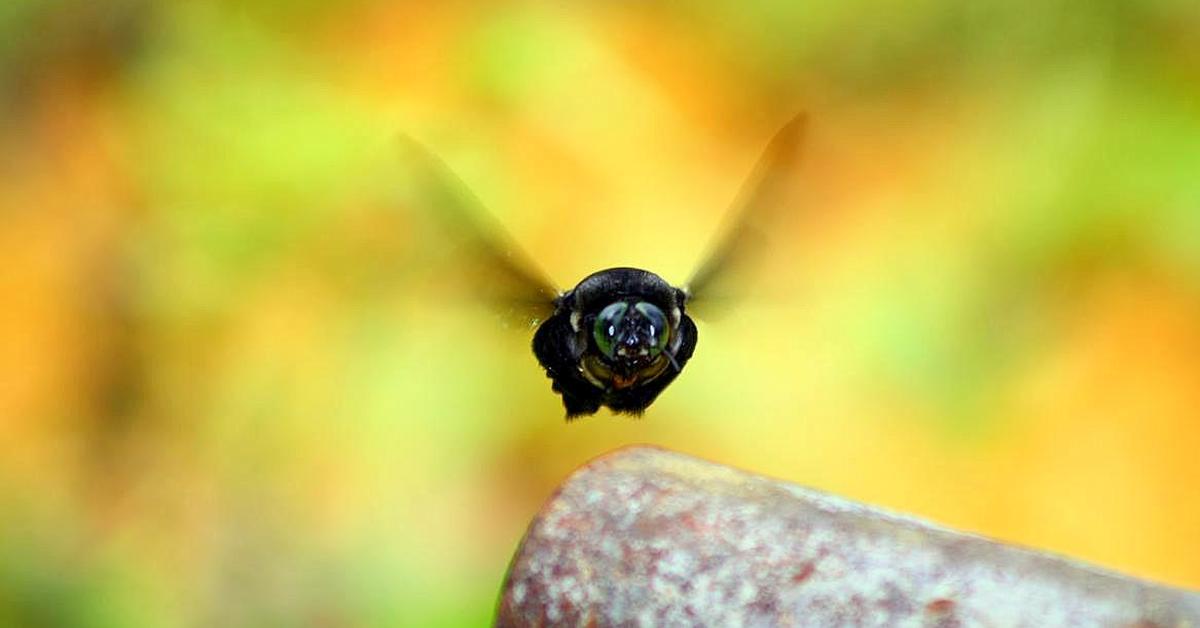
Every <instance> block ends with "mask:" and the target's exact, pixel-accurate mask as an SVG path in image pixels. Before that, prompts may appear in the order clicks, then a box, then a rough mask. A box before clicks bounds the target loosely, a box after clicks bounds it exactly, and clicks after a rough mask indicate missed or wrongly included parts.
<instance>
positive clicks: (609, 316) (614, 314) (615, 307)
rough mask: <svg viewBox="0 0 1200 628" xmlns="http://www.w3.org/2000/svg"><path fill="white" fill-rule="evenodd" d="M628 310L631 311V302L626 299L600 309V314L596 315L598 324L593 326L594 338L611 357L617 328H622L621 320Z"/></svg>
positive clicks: (598, 345)
mask: <svg viewBox="0 0 1200 628" xmlns="http://www.w3.org/2000/svg"><path fill="white" fill-rule="evenodd" d="M627 311H629V304H628V303H625V302H624V301H617V302H616V303H610V304H609V305H608V306H607V307H605V308H604V309H603V310H600V314H599V315H598V316H596V324H595V326H594V327H592V338H594V339H595V340H596V346H597V347H599V348H600V351H601V352H603V353H604V355H606V356H608V357H610V358H611V357H613V350H614V349H615V345H616V336H617V330H618V329H620V327H621V321H622V320H624V318H625V312H627Z"/></svg>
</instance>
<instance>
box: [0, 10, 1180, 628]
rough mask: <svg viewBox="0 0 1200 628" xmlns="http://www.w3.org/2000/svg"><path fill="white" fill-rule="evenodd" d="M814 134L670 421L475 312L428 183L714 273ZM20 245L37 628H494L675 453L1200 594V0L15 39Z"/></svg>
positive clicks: (671, 268)
mask: <svg viewBox="0 0 1200 628" xmlns="http://www.w3.org/2000/svg"><path fill="white" fill-rule="evenodd" d="M801 110H803V111H807V112H809V115H810V121H811V126H810V129H811V130H810V135H809V140H808V144H807V149H806V159H805V164H804V166H803V167H802V168H801V169H800V170H799V171H797V173H796V179H797V189H799V190H801V194H800V196H802V197H803V199H804V201H803V203H800V204H798V205H797V207H796V208H795V211H792V212H789V213H787V214H786V215H784V216H781V217H780V219H779V222H778V224H777V225H775V227H774V229H773V234H772V238H771V240H770V241H769V242H768V243H767V245H766V247H765V248H764V251H763V255H762V258H761V264H760V265H759V268H758V272H757V273H755V274H753V275H748V276H747V277H746V278H745V281H746V284H747V286H753V287H754V290H753V291H754V292H755V293H756V294H759V295H761V296H760V297H757V298H748V299H746V300H745V301H744V302H743V303H741V304H740V305H739V307H738V308H736V309H735V310H732V311H731V312H730V313H729V314H728V315H726V316H724V317H722V318H721V319H719V320H713V321H701V322H700V342H699V346H698V349H697V352H696V355H695V358H694V359H693V361H692V362H691V363H690V364H689V365H688V368H687V370H686V371H685V372H684V373H683V375H682V376H681V377H680V378H679V380H677V382H676V383H675V384H673V385H672V386H671V387H670V388H669V389H668V390H667V391H666V392H665V393H664V394H663V395H662V397H661V398H660V399H659V401H658V402H657V403H656V404H655V405H654V406H653V407H652V408H651V409H650V411H649V412H647V413H646V415H645V416H644V417H643V418H642V419H630V418H627V417H614V416H613V415H611V414H609V413H608V412H607V411H606V410H605V411H602V412H601V413H600V414H598V415H597V416H594V417H591V418H587V419H584V420H580V421H576V422H572V423H570V424H567V423H564V422H563V420H562V407H561V405H560V402H559V399H558V397H557V396H556V395H554V394H552V393H551V392H550V388H549V381H548V380H547V379H546V378H545V377H544V374H543V373H542V372H541V370H540V369H539V368H538V366H537V363H536V361H535V360H534V358H533V356H532V354H531V353H530V351H529V340H530V337H531V332H529V331H528V330H524V329H519V328H518V329H512V328H505V327H504V326H503V325H500V324H498V322H497V320H496V319H495V317H494V316H492V315H490V314H489V313H488V312H486V311H483V310H482V309H480V308H478V307H474V306H472V305H471V304H470V303H469V302H467V301H463V300H462V299H455V298H448V297H449V292H450V291H448V290H446V289H444V286H446V285H451V284H454V283H455V282H458V281H460V280H461V279H462V277H461V275H462V273H463V268H461V267H457V266H456V265H455V263H454V255H453V252H452V251H447V250H441V249H439V247H438V245H437V242H438V240H437V239H436V237H435V236H434V235H433V232H431V231H430V230H429V228H428V223H429V220H428V219H429V215H428V214H429V212H430V211H431V208H430V207H422V206H421V205H422V203H421V202H420V200H419V199H416V200H414V198H413V196H412V195H411V194H407V193H406V192H405V181H406V174H405V173H406V168H408V166H407V165H406V164H405V163H404V160H403V158H401V157H400V155H399V153H398V152H397V151H396V150H395V148H396V138H397V137H398V136H399V135H400V134H401V133H406V134H410V135H412V136H413V137H416V138H418V139H420V141H422V142H423V143H425V144H426V145H428V146H429V147H430V148H431V150H433V151H434V152H436V153H438V154H439V155H441V156H442V157H443V158H444V159H445V160H446V161H447V162H448V163H449V164H451V165H452V167H453V168H454V169H455V170H457V171H458V172H459V173H460V175H461V176H462V178H463V179H464V180H465V181H466V182H467V183H468V184H469V185H470V187H471V188H472V189H474V190H475V192H476V193H477V195H478V196H479V197H480V198H481V199H483V201H484V202H485V203H486V205H487V206H488V207H489V208H490V210H491V212H492V213H493V214H494V215H495V217H496V218H497V221H498V222H499V223H502V224H503V225H505V227H506V228H507V229H508V231H509V232H510V233H511V234H512V236H513V237H514V239H515V240H517V241H518V242H520V243H521V245H522V246H523V247H524V248H525V249H526V251H527V252H528V253H529V254H530V257H532V258H533V259H536V260H537V261H538V263H539V264H540V265H541V266H542V268H544V269H545V270H546V271H547V273H548V274H549V275H550V276H551V277H552V278H553V279H554V280H555V281H556V282H557V283H558V284H559V285H560V286H562V287H570V286H573V285H574V284H575V283H576V282H577V281H578V280H579V279H580V278H582V277H583V276H584V275H586V274H588V273H590V272H592V271H594V270H598V269H601V268H607V267H611V266H617V265H633V266H638V267H643V268H647V269H651V270H654V271H655V272H658V273H659V274H661V275H663V276H664V277H665V278H666V279H668V280H669V281H673V282H683V281H685V280H686V279H687V277H688V275H689V273H690V270H691V269H692V268H693V267H694V265H695V264H696V263H697V262H698V261H699V260H700V258H701V256H702V254H703V253H704V251H705V250H706V249H707V246H708V244H709V242H710V239H711V238H712V237H713V235H714V234H715V233H716V232H717V231H718V226H719V225H720V224H721V221H722V216H723V213H724V210H725V208H726V206H727V205H728V203H729V202H730V200H731V199H732V198H733V195H734V193H735V192H736V190H737V188H738V186H739V184H740V183H741V181H742V179H743V177H744V176H745V175H746V173H747V172H748V171H749V169H750V167H751V165H752V163H753V162H754V160H755V159H756V158H757V156H758V154H759V152H760V150H761V149H762V147H763V146H764V145H765V143H766V141H767V139H768V138H769V137H770V135H771V134H772V133H773V132H774V131H775V130H776V129H777V128H778V127H779V126H780V125H781V124H782V123H783V122H784V121H785V120H787V119H788V118H790V117H791V116H792V115H794V114H795V113H796V112H797V111H801ZM0 220H2V222H0V227H2V228H0V250H2V251H3V264H2V265H0V513H2V514H0V624H2V625H5V626H8V625H14V626H16V625H27V626H200V625H221V626H264V625H288V626H393V625H421V626H457V625H480V624H484V623H487V622H488V621H489V620H490V617H491V614H492V611H493V607H494V604H495V599H496V593H497V591H498V588H499V585H500V581H501V579H502V577H503V574H504V570H505V568H506V566H507V560H508V558H509V556H510V555H511V553H512V552H513V550H514V549H515V548H516V545H517V543H518V541H519V539H520V537H521V534H522V532H523V530H524V527H525V526H526V524H527V523H528V521H529V520H530V518H531V517H532V516H533V515H534V514H535V513H536V511H537V509H538V507H539V505H540V504H541V502H542V501H543V500H544V499H545V498H546V497H547V496H548V495H549V494H550V492H551V491H552V489H553V487H554V486H555V485H556V484H557V483H558V482H560V481H561V480H562V479H563V478H564V476H565V475H567V474H568V473H569V472H570V471H571V470H572V469H574V468H575V467H577V466H578V465H580V464H582V463H583V462H585V461H586V460H588V459H589V458H591V457H593V456H596V455H598V454H601V453H603V452H606V451H608V450H610V449H612V448H615V447H618V446H621V445H625V444H630V443H653V444H658V445H662V446H665V447H670V448H672V449H675V450H679V451H682V452H686V453H690V454H694V455H698V456H702V457H705V458H709V459H712V460H716V461H720V462H722V463H726V464H730V465H736V466H738V467H741V468H745V469H748V470H751V471H755V472H759V473H763V474H769V475H772V476H776V477H780V478H785V479H788V480H792V481H795V482H798V483H802V484H805V485H809V486H813V487H817V488H820V489H825V490H829V491H834V492H837V493H839V494H842V495H846V496H848V497H851V498H854V499H859V500H864V501H867V502H870V503H874V504H879V505H882V506H886V507H889V508H893V509H898V510H901V511H904V512H907V513H913V514H916V515H920V516H922V517H927V518H930V519H933V520H936V521H938V522H941V523H944V524H947V525H951V526H955V527H958V528H963V529H966V530H971V531H975V532H979V533H982V534H986V535H989V536H993V537H999V538H1002V539H1006V540H1010V541H1013V542H1017V543H1022V544H1026V545H1030V546H1034V547H1037V548H1043V549H1047V550H1052V551H1055V552H1061V553H1065V554H1068V555H1071V556H1074V557H1078V558H1081V559H1085V560H1088V561H1092V562H1095V563H1098V564H1100V565H1103V566H1106V567H1110V568H1113V569H1117V570H1121V571H1124V572H1127V573H1131V574H1136V575H1138V576H1143V577H1147V578H1152V579H1155V580H1159V581H1163V582H1166V583H1171V584H1175V585H1179V586H1185V587H1191V588H1200V542H1198V539H1200V535H1198V532H1200V4H1197V3H1196V2H1194V0H1145V1H1141V2H1136V3H1134V2H1119V1H1103V2H1097V1H1095V0H1049V1H1046V2H1038V3H1019V2H1018V3H1014V2H1011V1H1009V0H978V1H975V2H969V3H958V2H948V1H922V2H915V3H914V2H869V1H866V0H854V1H850V2H807V3H801V2H790V1H783V0H780V1H771V2H761V3H754V4H753V6H751V5H749V4H747V3H742V2H734V1H732V0H727V1H718V0H705V1H701V2H690V3H667V2H646V3H599V2H597V3H578V4H577V5H575V6H570V7H568V6H563V5H562V3H535V2H517V3H506V4H504V5H498V4H494V3H482V2H481V3H471V2H461V1H453V2H445V3H416V2H414V3H398V2H382V1H378V0H350V1H347V2H340V3H324V2H312V1H297V2H292V3H280V2H275V1H270V0H256V1H250V2H246V1H241V2H233V1H232V0H229V1H223V2H220V1H213V2H186V1H182V0H176V1H165V2H150V1H148V0H147V1H138V0H109V1H107V2H94V1H90V0H49V1H47V0H5V2H4V3H3V5H2V6H0ZM468 279H469V278H468Z"/></svg>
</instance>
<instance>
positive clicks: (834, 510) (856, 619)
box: [496, 447, 1200, 628]
mask: <svg viewBox="0 0 1200 628" xmlns="http://www.w3.org/2000/svg"><path fill="white" fill-rule="evenodd" d="M1198 539H1200V537H1198ZM1198 542H1200V541H1198ZM496 624H497V625H498V626H504V627H509V626H845V625H850V626H947V627H948V626H1039V627H1040V626H1122V627H1128V628H1135V627H1136V628H1151V627H1161V628H1167V627H1182V626H1197V627H1200V594H1197V593H1194V592H1186V591H1182V590H1178V589H1172V588H1169V587H1164V586H1160V585H1156V584H1153V583H1148V582H1144V581H1140V580H1136V579H1132V578H1128V577H1125V576H1121V575H1118V574H1114V573H1111V572H1107V571H1103V570H1100V569H1097V568H1094V567H1091V566H1088V565H1085V564H1082V563H1078V562H1074V561H1070V560H1067V559H1064V558H1060V557H1058V556H1053V555H1048V554H1043V553H1039V552H1034V551H1030V550H1026V549H1022V548H1017V547H1012V546H1009V545H1004V544H1002V543H997V542H995V541H990V540H987V539H984V538H981V537H978V536H974V535H969V534H963V533H960V532H954V531H951V530H947V529H944V528H940V527H937V526H934V525H931V524H928V523H925V522H923V521H920V520H917V519H913V518H909V517H903V516H898V515H894V514H891V513H888V512H885V511H882V510H880V509H877V508H872V507H868V506H863V505H861V504H856V503H854V502H850V501H847V500H845V499H841V498H838V497H835V496H832V495H828V494H825V493H821V492H818V491H813V490H810V489H805V488H802V487H799V486H795V485H792V484H788V483H785V482H780V481H777V480H771V479H768V478H764V477H760V476H755V475H751V474H748V473H744V472H741V471H737V470H734V469H730V468H728V467H723V466H720V465H716V464H713V463H709V462H705V461H702V460H698V459H695V458H691V457H688V456H684V455H682V454H677V453H673V452H670V451H665V450H661V449H655V448H649V447H633V448H628V449H622V450H619V451H617V452H614V453H612V454H609V455H607V456H604V457H602V458H599V459H597V460H595V461H593V462H591V463H589V464H588V465H586V466H585V467H583V468H582V469H580V470H579V471H577V472H576V473H574V474H573V475H572V476H571V477H570V478H568V479H567V481H566V482H565V483H564V484H563V485H562V486H561V488H560V489H559V491H558V492H557V493H556V494H555V495H554V496H553V497H552V498H551V499H550V501H549V502H547V503H546V505H545V506H544V507H543V509H542V511H541V512H540V513H539V514H538V516H537V517H536V518H535V519H534V521H533V523H532V524H531V526H530V528H529V530H528V532H526V535H525V539H524V540H523V541H522V543H521V547H520V548H519V549H518V551H517V554H516V556H515V557H514V558H513V563H512V566H511V567H510V569H509V574H508V577H507V578H506V579H505V582H504V585H503V589H502V591H501V599H500V605H499V609H498V612H497V617H496Z"/></svg>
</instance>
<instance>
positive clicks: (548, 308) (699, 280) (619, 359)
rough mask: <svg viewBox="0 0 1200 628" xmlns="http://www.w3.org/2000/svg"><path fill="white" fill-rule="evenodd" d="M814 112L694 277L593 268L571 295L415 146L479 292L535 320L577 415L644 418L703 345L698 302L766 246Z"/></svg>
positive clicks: (760, 175) (551, 373) (789, 136)
mask: <svg viewBox="0 0 1200 628" xmlns="http://www.w3.org/2000/svg"><path fill="white" fill-rule="evenodd" d="M804 124H805V118H804V117H803V116H798V117H796V118H794V119H792V120H791V121H790V122H788V123H787V124H786V125H784V126H783V128H782V129H780V130H779V131H778V132H777V133H776V134H775V136H774V137H773V138H772V139H771V141H770V142H769V143H768V145H767V148H766V150H765V151H764V154H763V156H762V157H761V158H760V159H759V161H758V164H757V165H756V166H755V168H754V170H753V172H752V174H751V176H750V178H749V179H748V180H747V182H746V183H745V184H743V187H742V190H741V193H740V194H739V196H738V200H737V201H735V203H734V207H733V211H732V213H731V215H732V216H733V217H734V221H733V223H732V224H731V226H730V228H729V229H728V230H727V231H726V233H725V235H724V237H722V238H721V239H719V240H718V243H717V246H716V248H715V249H714V250H713V252H712V253H711V254H710V255H709V256H708V258H707V260H706V261H705V262H704V263H703V264H701V266H700V268H699V269H698V270H697V272H696V273H695V274H694V275H693V276H692V279H691V280H690V281H689V282H688V283H687V284H685V285H683V286H682V287H674V286H672V285H671V284H669V283H667V282H666V281H664V280H663V279H662V278H661V277H659V276H658V275H656V274H654V273H652V272H650V271H646V270H641V269H638V268H610V269H608V270H602V271H599V272H596V273H593V274H591V275H589V276H587V277H586V278H584V279H583V281H580V282H579V284H578V285H576V286H575V287H574V288H572V289H570V290H567V291H566V292H560V291H559V290H557V289H555V287H554V286H553V284H552V283H551V282H549V281H548V280H547V279H545V277H544V275H542V274H541V273H539V272H537V271H536V270H535V266H534V265H533V264H530V263H529V262H528V261H527V260H526V258H525V257H524V256H523V255H521V254H520V252H519V249H518V248H517V247H516V246H514V245H513V244H512V243H511V242H510V241H509V240H508V238H507V237H506V236H505V235H504V232H503V231H502V230H501V229H498V228H495V227H494V226H489V225H487V221H488V217H487V213H486V212H484V211H483V210H482V208H481V205H480V203H479V202H478V201H477V200H476V199H475V198H474V197H473V196H472V195H471V194H470V193H469V192H468V191H467V190H466V187H465V186H464V185H463V184H462V182H461V181H459V179H458V178H457V177H456V176H455V175H454V174H453V173H452V172H451V171H450V170H449V169H448V168H447V167H446V166H445V165H444V164H443V163H442V162H440V161H439V160H437V159H436V158H435V157H433V156H432V155H430V154H428V153H427V152H426V151H424V150H422V149H421V148H420V147H419V146H417V145H416V144H415V143H411V142H410V143H409V144H410V148H412V149H413V150H415V151H416V152H418V157H419V158H418V159H416V160H415V161H416V162H417V163H419V164H423V165H424V167H422V168H420V172H419V173H418V174H419V182H420V183H421V190H422V202H430V201H432V202H435V203H437V205H438V206H439V209H440V210H441V216H440V217H441V218H442V219H443V220H446V219H448V220H450V221H451V222H452V223H453V224H452V225H451V229H452V230H453V231H455V232H456V234H457V235H458V236H459V237H463V238H466V239H467V242H465V243H464V244H465V245H466V246H464V247H463V248H464V250H466V251H467V253H468V254H469V255H471V256H473V257H474V259H475V261H476V262H477V265H478V268H477V270H478V271H479V273H480V274H481V276H482V279H483V281H479V282H478V283H477V285H476V289H477V290H478V291H481V292H483V293H484V296H485V297H486V298H487V299H488V300H489V301H490V302H491V303H492V304H494V305H497V306H499V307H500V308H501V309H503V310H505V311H506V312H507V313H509V314H516V315H517V316H518V317H519V318H521V319H523V320H525V321H527V322H528V323H529V324H530V325H531V326H537V331H536V332H535V333H534V336H533V353H534V355H535V356H537V359H538V362H539V363H541V365H542V367H543V368H544V369H546V376H547V377H549V378H550V380H551V381H552V382H553V386H552V387H553V389H554V391H555V392H557V393H558V394H560V395H561V396H562V402H563V406H564V407H565V408H566V413H567V418H568V419H570V418H574V417H577V416H581V415H588V414H594V413H595V412H596V411H597V410H599V409H600V406H608V407H609V408H610V409H612V411H614V412H617V413H625V414H633V415H640V414H641V413H642V412H643V411H645V409H646V408H647V407H649V406H650V404H651V403H653V402H654V399H655V398H656V397H658V395H659V393H661V392H662V391H663V390H664V389H665V388H666V387H667V386H668V385H669V384H670V383H671V382H672V381H674V379H675V378H676V377H677V376H678V375H679V373H680V372H681V371H682V370H683V367H684V366H686V365H687V363H688V360H690V359H691V357H692V353H693V352H694V351H695V349H696V339H697V333H696V325H695V323H693V322H692V319H691V318H690V317H689V316H688V308H689V307H690V306H692V305H694V304H695V303H696V302H697V301H698V300H700V299H705V300H711V299H712V297H714V296H717V294H716V293H719V292H721V288H720V287H719V286H718V285H719V284H720V283H721V281H719V280H721V279H722V278H724V277H726V276H728V275H729V274H730V272H729V271H730V270H731V269H732V268H733V267H734V266H736V265H737V263H738V262H739V261H740V260H742V259H743V258H744V257H745V256H746V255H745V254H746V253H749V252H751V251H752V249H754V248H756V241H757V236H760V235H761V231H762V224H761V223H762V222H763V219H764V218H765V217H766V215H767V214H768V212H769V210H770V209H771V208H772V207H774V206H777V205H779V204H780V203H779V201H780V197H781V196H782V194H781V193H782V191H783V185H782V184H783V181H784V176H783V175H785V174H786V173H787V171H788V170H789V169H790V168H791V167H792V166H793V165H794V163H795V161H796V158H797V153H798V152H799V151H798V148H799V144H800V139H801V135H802V132H803V130H804Z"/></svg>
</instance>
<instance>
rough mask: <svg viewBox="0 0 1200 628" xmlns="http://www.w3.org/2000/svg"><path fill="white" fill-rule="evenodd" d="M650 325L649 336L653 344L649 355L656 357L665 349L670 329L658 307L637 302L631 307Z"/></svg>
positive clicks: (665, 317) (669, 336) (669, 337)
mask: <svg viewBox="0 0 1200 628" xmlns="http://www.w3.org/2000/svg"><path fill="white" fill-rule="evenodd" d="M633 307H634V309H636V310H637V311H638V313H639V314H641V315H642V316H643V317H644V318H645V319H646V322H648V323H649V324H650V329H649V332H650V335H651V336H652V337H653V338H654V344H653V345H652V346H651V347H650V354H651V355H658V354H659V353H661V352H662V350H663V349H666V348H667V341H668V340H670V339H671V329H670V327H669V326H668V325H667V316H666V315H665V314H663V311H662V310H660V309H658V306H656V305H654V304H653V303H648V302H646V301H639V302H638V304H637V305H635V306H633Z"/></svg>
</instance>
